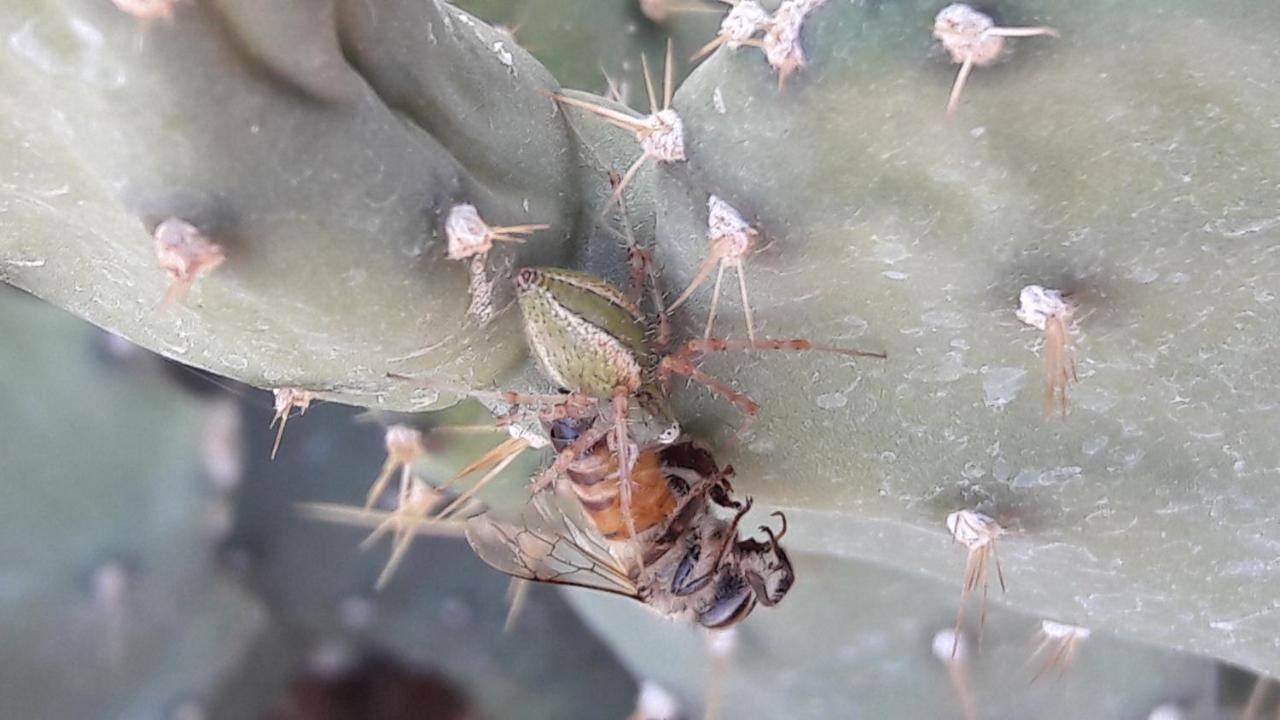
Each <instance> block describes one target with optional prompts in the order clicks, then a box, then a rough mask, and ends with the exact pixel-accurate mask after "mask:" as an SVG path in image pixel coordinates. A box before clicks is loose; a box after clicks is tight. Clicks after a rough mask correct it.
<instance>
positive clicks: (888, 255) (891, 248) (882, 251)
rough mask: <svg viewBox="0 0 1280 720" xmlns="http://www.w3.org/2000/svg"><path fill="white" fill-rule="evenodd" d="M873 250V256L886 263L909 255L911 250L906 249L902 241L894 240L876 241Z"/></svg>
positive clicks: (900, 259) (888, 263) (895, 261)
mask: <svg viewBox="0 0 1280 720" xmlns="http://www.w3.org/2000/svg"><path fill="white" fill-rule="evenodd" d="M873 252H874V253H875V254H874V256H873V257H874V258H875V259H876V260H879V261H880V262H882V263H884V264H886V265H893V264H895V263H898V262H901V261H903V260H906V259H907V258H909V257H911V251H909V250H907V248H906V246H905V245H903V244H902V243H896V242H881V241H877V242H876V244H875V249H874V251H873Z"/></svg>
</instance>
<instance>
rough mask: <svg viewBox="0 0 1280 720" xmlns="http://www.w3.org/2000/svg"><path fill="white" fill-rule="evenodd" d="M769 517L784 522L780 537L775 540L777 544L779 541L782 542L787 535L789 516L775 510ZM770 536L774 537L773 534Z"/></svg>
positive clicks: (779, 532) (779, 533)
mask: <svg viewBox="0 0 1280 720" xmlns="http://www.w3.org/2000/svg"><path fill="white" fill-rule="evenodd" d="M769 516H770V517H776V518H778V519H779V520H781V521H782V529H781V530H779V531H778V536H777V537H776V538H774V540H775V542H776V541H777V540H781V539H782V536H783V535H786V534H787V516H786V515H784V514H782V511H781V510H774V511H773V512H771V513H769ZM770 535H772V533H770Z"/></svg>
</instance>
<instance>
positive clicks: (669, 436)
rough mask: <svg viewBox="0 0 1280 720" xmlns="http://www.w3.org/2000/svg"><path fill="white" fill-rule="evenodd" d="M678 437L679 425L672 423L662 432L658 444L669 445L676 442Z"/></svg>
mask: <svg viewBox="0 0 1280 720" xmlns="http://www.w3.org/2000/svg"><path fill="white" fill-rule="evenodd" d="M679 437H680V424H679V423H672V424H671V426H670V427H668V428H667V429H666V430H663V431H662V434H661V435H659V436H658V442H660V443H662V444H663V445H670V444H671V443H673V442H675V441H676V438H679Z"/></svg>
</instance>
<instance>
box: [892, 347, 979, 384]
mask: <svg viewBox="0 0 1280 720" xmlns="http://www.w3.org/2000/svg"><path fill="white" fill-rule="evenodd" d="M926 362H927V363H928V364H925V365H917V366H916V367H914V368H912V369H911V370H910V371H909V372H908V373H907V378H909V379H911V380H916V381H920V382H937V383H949V382H955V381H956V380H959V379H960V378H962V377H964V376H965V375H968V374H970V373H971V372H973V371H972V370H969V369H968V368H966V367H965V366H964V355H963V354H962V353H960V352H949V353H947V354H946V355H943V356H942V357H941V358H937V359H936V361H934V359H932V358H930V359H927V360H926Z"/></svg>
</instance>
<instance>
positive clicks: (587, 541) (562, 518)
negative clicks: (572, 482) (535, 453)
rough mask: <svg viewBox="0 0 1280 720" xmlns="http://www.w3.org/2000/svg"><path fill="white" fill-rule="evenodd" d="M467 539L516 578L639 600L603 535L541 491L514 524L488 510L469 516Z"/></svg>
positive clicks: (483, 557)
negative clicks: (499, 518) (485, 512)
mask: <svg viewBox="0 0 1280 720" xmlns="http://www.w3.org/2000/svg"><path fill="white" fill-rule="evenodd" d="M467 542H468V543H470V544H471V548H472V549H473V550H474V551H475V553H476V555H478V556H479V557H480V559H481V560H483V561H485V562H486V563H488V564H489V565H490V566H492V567H493V568H495V569H497V570H501V571H502V572H504V573H506V574H508V575H512V576H514V577H518V578H524V579H526V580H533V581H536V582H545V583H553V584H557V585H575V586H578V587H585V588H590V589H592V590H602V591H604V592H611V593H615V594H617V595H625V596H626V597H629V598H633V599H637V600H638V599H640V598H639V593H638V591H637V589H636V586H635V583H634V582H633V581H632V580H631V577H630V575H629V574H628V573H627V570H626V568H625V567H624V566H623V564H622V563H621V562H620V561H619V560H618V559H617V558H616V557H614V556H613V554H612V553H611V552H609V548H608V545H607V544H606V542H605V540H604V539H603V538H601V537H599V535H597V534H596V533H594V532H592V531H590V530H588V529H586V528H584V527H583V526H582V525H581V524H580V523H579V522H577V521H575V520H574V519H573V518H571V517H570V516H569V515H568V513H566V512H565V511H564V510H563V509H561V508H558V507H555V505H554V503H552V502H550V501H548V500H547V499H546V494H545V493H544V494H542V495H539V496H538V497H536V498H534V499H533V500H531V501H530V502H529V503H528V504H527V505H525V508H524V510H523V511H522V512H521V514H520V518H519V520H518V521H517V522H516V523H504V522H499V521H497V520H494V519H492V518H491V517H489V515H488V514H483V515H477V516H476V517H473V518H471V519H470V520H468V521H467Z"/></svg>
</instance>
